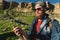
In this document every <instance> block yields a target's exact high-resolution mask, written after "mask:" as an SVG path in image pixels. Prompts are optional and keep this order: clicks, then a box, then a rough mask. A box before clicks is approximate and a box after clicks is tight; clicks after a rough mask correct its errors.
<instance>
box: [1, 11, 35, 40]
mask: <svg viewBox="0 0 60 40" xmlns="http://www.w3.org/2000/svg"><path fill="white" fill-rule="evenodd" d="M33 18H34V12H31V13H23V12H16V11H7V10H0V40H16V39H18V37H17V36H16V35H15V34H14V33H13V31H12V30H13V26H18V27H20V28H22V29H23V30H24V31H25V32H27V31H28V29H29V26H30V25H31V23H32V19H33ZM15 20H18V21H21V22H23V23H26V24H28V25H23V24H21V23H19V22H15Z"/></svg>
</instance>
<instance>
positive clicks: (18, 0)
mask: <svg viewBox="0 0 60 40" xmlns="http://www.w3.org/2000/svg"><path fill="white" fill-rule="evenodd" d="M5 1H9V2H10V0H5ZM12 1H16V2H18V3H19V2H37V1H40V0H12ZM44 1H49V2H50V3H51V4H54V3H60V0H44Z"/></svg>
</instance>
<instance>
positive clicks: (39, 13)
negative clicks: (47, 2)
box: [35, 6, 44, 17]
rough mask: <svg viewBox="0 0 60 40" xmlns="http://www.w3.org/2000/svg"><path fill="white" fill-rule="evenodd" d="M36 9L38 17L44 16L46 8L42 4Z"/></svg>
mask: <svg viewBox="0 0 60 40" xmlns="http://www.w3.org/2000/svg"><path fill="white" fill-rule="evenodd" d="M35 11H36V17H40V16H43V14H44V8H43V7H42V6H40V7H39V8H37V9H36V10H35Z"/></svg>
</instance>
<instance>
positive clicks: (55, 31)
mask: <svg viewBox="0 0 60 40" xmlns="http://www.w3.org/2000/svg"><path fill="white" fill-rule="evenodd" d="M58 33H60V32H59V23H58V21H57V20H53V22H52V33H51V40H60V39H59V34H58Z"/></svg>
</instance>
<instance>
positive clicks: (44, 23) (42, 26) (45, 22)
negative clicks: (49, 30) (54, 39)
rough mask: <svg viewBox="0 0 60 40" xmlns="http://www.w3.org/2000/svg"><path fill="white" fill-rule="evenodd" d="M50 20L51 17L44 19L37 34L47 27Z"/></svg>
mask: <svg viewBox="0 0 60 40" xmlns="http://www.w3.org/2000/svg"><path fill="white" fill-rule="evenodd" d="M49 21H50V18H46V19H44V20H43V22H42V24H41V25H40V29H39V31H38V32H37V34H38V33H41V32H42V30H43V28H44V27H45V25H46V24H47V23H48V22H49Z"/></svg>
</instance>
